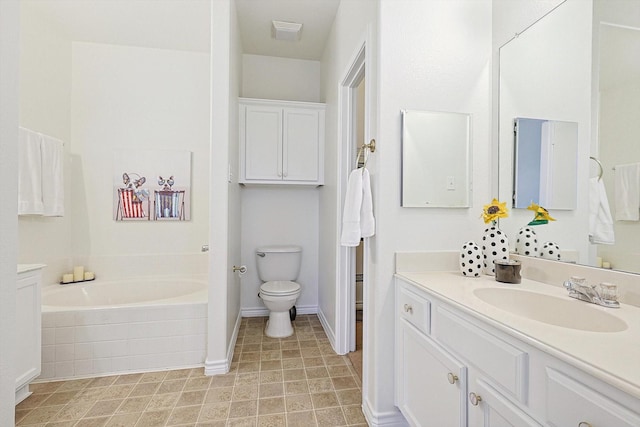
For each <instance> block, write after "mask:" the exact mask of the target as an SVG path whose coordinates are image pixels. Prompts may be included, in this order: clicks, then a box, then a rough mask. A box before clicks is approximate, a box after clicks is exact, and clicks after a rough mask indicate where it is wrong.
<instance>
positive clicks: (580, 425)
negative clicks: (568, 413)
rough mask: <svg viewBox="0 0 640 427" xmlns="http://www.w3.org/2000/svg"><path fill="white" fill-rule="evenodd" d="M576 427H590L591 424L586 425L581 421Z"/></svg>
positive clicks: (586, 423)
mask: <svg viewBox="0 0 640 427" xmlns="http://www.w3.org/2000/svg"><path fill="white" fill-rule="evenodd" d="M578 427H592V426H591V423H588V422H586V421H581V422H580V424H578Z"/></svg>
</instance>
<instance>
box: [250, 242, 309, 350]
mask: <svg viewBox="0 0 640 427" xmlns="http://www.w3.org/2000/svg"><path fill="white" fill-rule="evenodd" d="M301 255H302V248H301V247H300V246H265V247H260V248H258V249H257V250H256V256H257V265H258V276H259V277H260V280H261V281H263V282H264V283H263V284H262V285H261V286H260V293H259V296H260V298H261V299H262V302H263V303H264V305H265V307H267V309H268V310H269V320H268V321H267V326H266V328H265V335H267V336H268V337H271V338H284V337H288V336H291V335H292V334H293V326H292V325H291V318H290V317H289V310H290V309H291V308H292V307H293V306H294V305H295V303H296V300H297V299H298V297H299V296H300V293H301V291H302V287H301V286H300V284H299V283H296V282H294V280H295V279H297V278H298V273H299V272H300V261H301Z"/></svg>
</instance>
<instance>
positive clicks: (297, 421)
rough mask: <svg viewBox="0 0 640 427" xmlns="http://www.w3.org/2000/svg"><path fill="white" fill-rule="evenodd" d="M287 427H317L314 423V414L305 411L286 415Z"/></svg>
mask: <svg viewBox="0 0 640 427" xmlns="http://www.w3.org/2000/svg"><path fill="white" fill-rule="evenodd" d="M287 425H288V426H304V427H312V426H317V425H318V424H317V423H316V417H315V414H314V412H313V411H306V412H292V413H287Z"/></svg>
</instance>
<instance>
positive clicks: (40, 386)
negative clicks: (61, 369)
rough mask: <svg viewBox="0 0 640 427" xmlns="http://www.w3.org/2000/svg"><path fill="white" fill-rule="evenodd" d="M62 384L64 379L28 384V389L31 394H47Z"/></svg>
mask: <svg viewBox="0 0 640 427" xmlns="http://www.w3.org/2000/svg"><path fill="white" fill-rule="evenodd" d="M62 384H64V381H53V382H49V383H35V384H30V385H29V391H31V392H32V393H33V394H49V393H53V392H55V391H56V390H58V388H60V386H61V385H62Z"/></svg>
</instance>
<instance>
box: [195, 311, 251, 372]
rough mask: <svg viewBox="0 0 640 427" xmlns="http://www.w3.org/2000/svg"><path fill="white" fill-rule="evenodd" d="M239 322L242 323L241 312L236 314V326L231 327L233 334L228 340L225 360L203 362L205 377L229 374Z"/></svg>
mask: <svg viewBox="0 0 640 427" xmlns="http://www.w3.org/2000/svg"><path fill="white" fill-rule="evenodd" d="M240 322H242V311H239V312H238V317H237V318H236V324H235V325H234V326H233V334H232V335H231V340H229V343H228V344H227V345H228V349H227V359H226V360H215V361H210V360H205V362H204V374H205V375H222V374H226V373H227V372H229V370H230V369H231V361H232V360H233V350H234V349H235V348H236V341H238V332H239V331H240Z"/></svg>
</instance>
